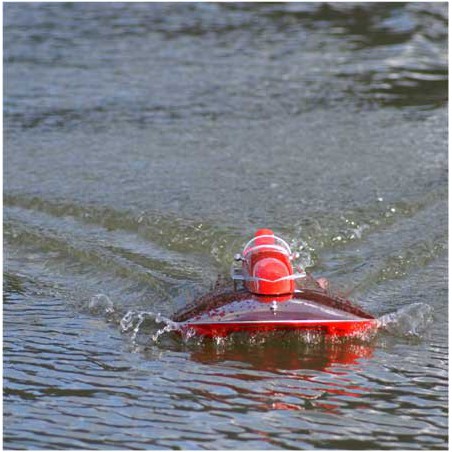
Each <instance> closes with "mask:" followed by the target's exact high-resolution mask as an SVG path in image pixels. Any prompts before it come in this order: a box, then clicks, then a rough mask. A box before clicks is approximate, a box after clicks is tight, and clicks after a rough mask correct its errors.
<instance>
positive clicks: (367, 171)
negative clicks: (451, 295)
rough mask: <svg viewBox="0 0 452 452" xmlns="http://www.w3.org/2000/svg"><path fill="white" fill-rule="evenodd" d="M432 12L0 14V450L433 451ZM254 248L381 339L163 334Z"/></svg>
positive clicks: (437, 50) (10, 7)
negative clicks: (0, 127) (0, 188)
mask: <svg viewBox="0 0 452 452" xmlns="http://www.w3.org/2000/svg"><path fill="white" fill-rule="evenodd" d="M447 9H448V5H447V4H446V3H391V4H389V3H254V4H249V3H244V4H242V3H224V4H223V3H221V4H215V3H202V4H201V3H199V4H198V3H186V4H165V3H153V4H147V3H114V4H113V3H109V4H96V3H36V4H14V3H9V4H6V5H5V9H4V25H5V30H4V67H5V72H4V80H5V90H4V119H5V122H4V124H5V137H4V138H5V139H4V143H5V166H4V167H5V174H4V176H5V186H4V244H5V248H4V256H5V261H4V262H5V274H4V337H3V339H4V382H3V385H4V413H3V414H4V444H5V447H7V448H11V449H23V448H41V449H68V448H70V449H74V448H81V449H106V448H108V449H117V448H121V449H150V448H157V449H174V448H184V449H200V448H207V449H229V448H230V449H313V448H319V449H382V448H383V449H410V450H411V449H424V450H425V449H444V448H447V442H448V430H447V416H448V412H447V401H448V393H447V384H448V374H447V372H448V346H447V344H448V333H447V331H448V330H447V318H448V315H447V297H448V294H447V273H448V259H447V248H448V241H447V236H448V226H447V209H448V206H447V198H448V169H447V167H448V162H447V160H448V156H447V83H448V69H447V63H448V61H447V33H448V31H447V24H448V17H447ZM259 227H271V228H272V229H274V230H275V231H276V232H277V233H278V234H280V235H281V236H283V237H284V238H286V239H287V240H288V241H291V242H292V245H293V248H294V249H297V250H299V251H301V252H302V258H303V261H304V263H305V264H306V265H307V266H309V267H310V270H312V271H313V272H314V274H315V275H319V276H320V275H322V276H325V277H327V278H328V279H330V280H331V282H332V285H333V287H335V288H337V290H340V291H341V292H343V293H347V294H350V296H351V297H352V298H354V299H356V301H357V302H360V303H361V304H362V306H363V308H364V309H365V310H366V311H368V312H370V313H372V314H374V315H375V316H377V317H379V318H380V319H381V320H382V321H383V320H384V324H385V330H384V331H381V332H380V333H379V334H378V335H377V336H376V337H375V338H374V339H372V340H371V341H367V342H362V341H361V342H356V341H355V342H347V343H330V342H324V341H322V340H320V339H318V338H317V339H315V340H314V339H313V338H310V339H309V340H307V338H306V337H303V338H300V337H297V336H296V335H292V336H291V335H288V336H284V337H265V338H243V337H241V338H240V337H238V338H236V339H235V340H231V341H224V340H217V341H209V340H205V341H204V340H200V339H199V338H196V337H185V338H184V337H182V338H181V337H180V336H179V335H178V334H176V333H175V332H174V331H170V330H172V325H171V323H168V321H167V318H169V317H170V316H171V314H172V313H173V312H175V311H176V310H177V309H178V308H180V307H181V306H182V305H184V304H185V303H187V302H189V301H191V300H192V299H193V298H195V297H197V296H199V295H200V294H204V293H206V291H208V290H209V289H210V288H211V287H212V285H213V284H214V283H215V281H216V280H217V277H218V275H219V274H220V275H222V276H223V275H227V274H228V271H229V265H230V262H231V260H232V257H233V255H234V253H235V252H236V251H237V250H239V249H241V248H242V246H243V245H244V242H245V241H246V239H247V237H249V236H250V234H252V232H253V231H254V230H256V229H257V228H259Z"/></svg>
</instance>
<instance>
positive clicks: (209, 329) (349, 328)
mask: <svg viewBox="0 0 452 452" xmlns="http://www.w3.org/2000/svg"><path fill="white" fill-rule="evenodd" d="M377 327H378V325H377V321H376V320H375V319H365V320H356V321H353V320H344V321H338V320H336V321H327V320H325V321H322V320H311V321H303V320H299V321H297V320H294V321H282V322H261V321H256V322H234V323H233V322H220V323H197V322H193V323H191V322H186V323H185V324H184V325H182V330H184V329H185V330H189V329H191V330H194V331H195V332H196V333H197V334H201V335H203V336H208V337H214V336H227V335H228V334H231V333H236V332H248V333H257V332H271V331H277V330H296V331H306V332H313V333H320V334H323V335H325V336H334V337H345V336H347V337H353V336H359V335H362V334H366V333H372V332H373V331H375V330H376V329H377Z"/></svg>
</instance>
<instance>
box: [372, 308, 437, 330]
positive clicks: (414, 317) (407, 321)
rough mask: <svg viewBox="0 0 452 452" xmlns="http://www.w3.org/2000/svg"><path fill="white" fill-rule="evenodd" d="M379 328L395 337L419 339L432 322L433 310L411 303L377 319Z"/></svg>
mask: <svg viewBox="0 0 452 452" xmlns="http://www.w3.org/2000/svg"><path fill="white" fill-rule="evenodd" d="M378 321H379V326H380V328H382V329H383V330H385V331H388V332H389V333H391V334H394V335H396V336H408V337H410V336H411V337H421V336H422V335H423V334H424V333H425V332H426V331H427V329H428V327H429V326H430V325H431V323H432V322H433V308H432V307H431V306H430V305H428V304H426V303H413V304H410V305H409V306H404V307H403V308H400V309H398V310H397V311H395V312H391V313H389V314H386V315H383V316H382V317H380V318H379V319H378Z"/></svg>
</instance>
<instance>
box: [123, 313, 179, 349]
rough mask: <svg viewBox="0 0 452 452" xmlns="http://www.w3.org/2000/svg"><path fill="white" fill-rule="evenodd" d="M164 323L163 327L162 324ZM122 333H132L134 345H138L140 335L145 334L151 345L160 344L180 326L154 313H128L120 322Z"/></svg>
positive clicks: (131, 337)
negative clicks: (160, 341)
mask: <svg viewBox="0 0 452 452" xmlns="http://www.w3.org/2000/svg"><path fill="white" fill-rule="evenodd" d="M162 323H163V326H161V324H162ZM119 327H120V330H121V332H122V333H131V336H130V339H131V341H132V343H134V344H135V343H136V342H137V340H138V335H139V334H140V333H143V335H145V336H146V337H149V338H150V340H151V343H156V342H158V340H159V338H160V337H161V336H162V335H164V334H165V333H169V332H171V331H174V330H177V329H178V324H177V323H176V322H173V321H172V320H170V319H168V318H167V317H164V316H162V315H161V314H160V313H155V312H152V311H128V312H127V313H126V314H125V315H124V316H123V317H122V319H121V321H120V322H119Z"/></svg>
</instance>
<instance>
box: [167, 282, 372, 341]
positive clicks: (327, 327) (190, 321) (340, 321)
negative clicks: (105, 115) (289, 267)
mask: <svg viewBox="0 0 452 452" xmlns="http://www.w3.org/2000/svg"><path fill="white" fill-rule="evenodd" d="M173 320H175V321H177V322H178V323H179V325H180V329H181V330H182V331H188V330H191V331H194V332H195V333H197V334H201V335H204V336H210V337H213V336H227V335H228V334H231V333H236V332H249V333H258V332H271V331H276V330H297V331H306V332H312V333H320V334H323V335H326V336H335V337H344V336H362V335H364V334H367V333H372V332H373V331H374V330H376V329H377V328H378V322H377V320H376V319H375V318H374V317H373V316H371V315H370V314H367V313H366V312H364V311H363V310H362V309H360V308H359V307H357V306H355V305H352V304H351V303H350V301H348V300H345V299H342V298H340V297H337V296H332V295H330V294H328V293H327V292H325V291H313V290H303V291H301V290H300V291H297V292H296V293H294V294H292V295H290V296H285V297H262V296H258V295H253V294H251V293H249V292H226V293H225V292H222V293H217V294H215V293H214V294H210V295H209V296H206V297H204V298H202V299H200V300H198V302H197V303H194V304H193V305H192V307H191V308H190V307H189V308H188V309H186V310H185V311H183V312H180V313H178V314H176V315H175V316H174V318H173Z"/></svg>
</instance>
